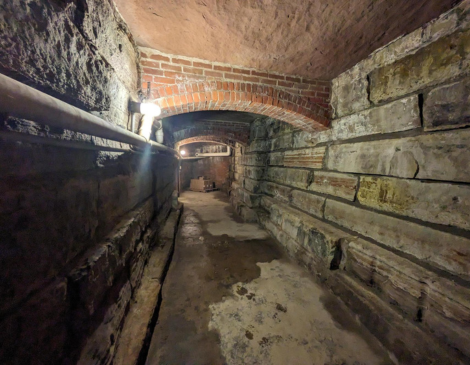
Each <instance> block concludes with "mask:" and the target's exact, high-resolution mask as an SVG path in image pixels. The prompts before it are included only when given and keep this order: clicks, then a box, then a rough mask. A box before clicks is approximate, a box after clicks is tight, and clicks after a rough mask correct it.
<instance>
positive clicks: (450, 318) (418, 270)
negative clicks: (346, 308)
mask: <svg viewBox="0 0 470 365" xmlns="http://www.w3.org/2000/svg"><path fill="white" fill-rule="evenodd" d="M347 258H348V260H349V263H348V264H347V267H348V270H349V271H351V272H354V273H355V274H357V275H358V277H360V278H361V279H362V280H363V281H364V282H366V283H367V284H369V285H374V286H376V287H377V288H378V289H379V292H380V293H381V296H382V297H383V298H384V299H386V300H387V301H389V302H391V303H394V304H395V305H396V306H398V307H399V308H400V309H401V310H402V312H403V313H404V314H405V316H406V317H408V318H409V319H411V320H417V319H419V321H421V322H422V323H424V324H425V326H426V327H428V328H429V329H430V330H431V332H433V333H434V334H435V335H437V337H440V338H441V339H442V340H444V342H446V343H447V344H449V345H451V346H452V347H455V348H458V349H459V350H460V351H462V352H463V353H465V354H466V355H467V356H469V354H470V351H469V349H468V346H466V344H468V341H469V340H470V332H469V331H468V329H469V327H470V326H469V325H468V322H469V319H470V290H469V289H468V288H466V287H463V286H461V285H459V284H457V283H456V282H454V281H451V280H448V279H446V278H442V277H440V276H438V275H436V274H434V273H433V272H430V271H428V270H426V269H424V268H422V267H421V266H418V265H416V264H414V263H412V262H411V261H409V260H407V259H404V258H402V257H400V256H397V255H395V254H393V253H392V252H389V251H387V250H384V249H383V248H381V247H378V246H377V245H374V244H371V243H369V242H367V241H365V240H362V239H356V240H352V241H351V242H349V245H348V249H347ZM423 293H425V294H423ZM449 322H450V323H452V324H453V328H451V327H452V326H449V324H450V323H449Z"/></svg>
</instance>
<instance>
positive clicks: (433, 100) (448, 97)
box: [423, 78, 470, 130]
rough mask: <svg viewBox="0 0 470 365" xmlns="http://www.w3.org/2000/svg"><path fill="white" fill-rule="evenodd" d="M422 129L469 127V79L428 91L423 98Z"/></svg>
mask: <svg viewBox="0 0 470 365" xmlns="http://www.w3.org/2000/svg"><path fill="white" fill-rule="evenodd" d="M423 118H424V129H425V130H439V129H451V128H460V127H465V126H468V125H470V78H467V79H465V80H463V81H460V82H456V83H454V84H451V85H446V86H442V87H439V88H437V89H434V90H432V91H430V92H429V93H428V94H427V95H426V96H425V98H424V109H423Z"/></svg>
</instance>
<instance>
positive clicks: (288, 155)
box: [284, 147, 326, 169]
mask: <svg viewBox="0 0 470 365" xmlns="http://www.w3.org/2000/svg"><path fill="white" fill-rule="evenodd" d="M325 151H326V147H318V148H312V149H303V150H291V151H286V152H285V153H284V166H289V167H309V168H312V169H321V168H322V167H323V159H324V157H325Z"/></svg>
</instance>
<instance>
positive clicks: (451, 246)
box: [325, 199, 470, 280]
mask: <svg viewBox="0 0 470 365" xmlns="http://www.w3.org/2000/svg"><path fill="white" fill-rule="evenodd" d="M325 219H327V220H329V221H332V222H334V223H336V224H339V225H340V226H343V227H346V228H347V229H350V230H352V231H355V232H358V233H360V234H361V235H363V236H366V237H370V238H372V239H374V240H375V241H377V242H380V243H382V244H384V245H386V246H388V247H391V248H392V249H395V250H398V251H402V252H404V253H406V254H409V255H412V256H414V257H416V258H417V259H419V260H422V261H423V262H426V263H427V264H429V265H432V266H435V267H438V268H440V269H443V270H446V271H448V272H450V273H452V274H455V275H458V276H460V277H462V278H464V279H466V280H468V279H469V278H470V263H469V262H468V260H467V259H466V258H467V257H469V256H470V240H469V239H467V238H464V237H459V236H455V235H452V234H450V233H447V232H443V231H438V230H435V229H432V228H429V227H424V226H421V225H419V224H416V223H413V222H408V221H406V220H402V219H398V218H395V217H390V216H388V215H385V214H379V213H377V212H372V211H370V210H367V209H362V208H359V207H355V206H352V205H349V204H346V203H341V202H338V201H335V200H331V199H327V201H326V205H325Z"/></svg>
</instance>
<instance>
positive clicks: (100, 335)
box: [77, 282, 132, 365]
mask: <svg viewBox="0 0 470 365" xmlns="http://www.w3.org/2000/svg"><path fill="white" fill-rule="evenodd" d="M131 295H132V288H131V285H130V284H129V282H127V283H125V284H124V286H123V287H122V288H121V290H120V292H119V295H118V297H117V300H116V301H115V302H114V303H113V304H112V305H111V306H110V307H109V308H108V310H107V311H106V313H105V316H104V319H103V322H102V323H101V325H100V326H99V327H98V328H97V329H96V330H95V331H94V332H93V334H92V335H91V336H90V338H88V340H87V342H86V344H85V347H84V348H83V350H82V352H81V354H80V359H79V361H78V362H77V364H79V365H85V364H93V363H101V364H106V363H110V362H111V360H112V358H113V355H114V350H115V346H114V345H115V342H116V340H117V339H118V338H119V335H120V332H121V329H122V323H123V320H124V315H125V314H126V309H127V306H128V304H129V301H130V299H131Z"/></svg>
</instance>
